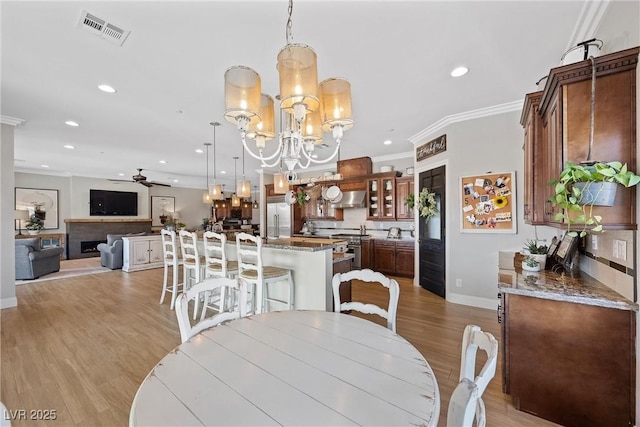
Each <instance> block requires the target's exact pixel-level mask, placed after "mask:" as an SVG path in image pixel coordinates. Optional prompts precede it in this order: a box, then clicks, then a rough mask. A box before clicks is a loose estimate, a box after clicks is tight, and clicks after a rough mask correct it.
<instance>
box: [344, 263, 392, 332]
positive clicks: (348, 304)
mask: <svg viewBox="0 0 640 427" xmlns="http://www.w3.org/2000/svg"><path fill="white" fill-rule="evenodd" d="M354 279H355V280H360V281H362V282H368V283H376V282H377V283H379V284H381V285H382V286H384V287H385V288H388V289H389V305H388V307H387V308H386V309H384V308H382V307H380V306H377V305H375V304H366V303H362V302H357V301H345V302H340V285H342V283H344V282H349V281H351V280H354ZM332 286H333V310H334V311H335V312H337V313H339V312H341V311H348V310H356V311H359V312H361V313H365V314H377V315H378V316H381V317H383V318H385V319H387V328H389V329H391V330H392V331H393V332H396V312H397V310H398V299H399V298H400V286H399V285H398V282H397V281H396V280H394V279H390V278H388V277H386V276H385V275H384V274H382V273H379V272H376V271H372V270H369V269H364V270H351V271H348V272H346V273H336V274H335V275H334V276H333V282H332Z"/></svg>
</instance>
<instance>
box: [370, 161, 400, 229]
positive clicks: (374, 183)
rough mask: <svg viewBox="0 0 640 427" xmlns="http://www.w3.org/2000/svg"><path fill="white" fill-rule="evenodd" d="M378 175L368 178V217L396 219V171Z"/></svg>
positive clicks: (384, 219)
mask: <svg viewBox="0 0 640 427" xmlns="http://www.w3.org/2000/svg"><path fill="white" fill-rule="evenodd" d="M398 174H399V172H398ZM376 175H380V176H379V177H376V178H370V179H368V180H367V219H368V220H381V221H394V220H395V218H396V172H392V173H384V174H376Z"/></svg>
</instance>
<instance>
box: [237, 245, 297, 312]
mask: <svg viewBox="0 0 640 427" xmlns="http://www.w3.org/2000/svg"><path fill="white" fill-rule="evenodd" d="M243 241H248V242H251V243H253V244H255V247H253V245H250V244H249V245H244V247H243V246H241V244H242V242H243ZM236 247H237V250H238V270H239V272H240V274H239V275H238V277H239V278H240V279H241V280H245V281H246V282H247V283H251V284H253V285H254V286H255V298H254V305H255V307H254V310H255V313H262V312H263V311H264V310H265V309H266V308H267V304H266V303H267V302H268V303H278V304H282V305H285V306H286V307H287V309H288V310H293V306H294V284H293V275H292V274H291V270H289V269H287V268H283V267H274V266H267V265H264V264H263V262H262V240H261V239H260V237H254V236H252V235H250V234H247V233H238V234H236ZM282 281H286V282H287V288H288V289H287V294H288V299H286V300H284V299H277V298H273V297H270V296H269V292H268V289H269V287H271V286H272V284H273V283H275V282H282Z"/></svg>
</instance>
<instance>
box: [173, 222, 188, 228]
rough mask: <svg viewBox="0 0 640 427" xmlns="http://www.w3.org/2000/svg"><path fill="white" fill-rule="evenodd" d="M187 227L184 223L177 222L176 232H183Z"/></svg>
mask: <svg viewBox="0 0 640 427" xmlns="http://www.w3.org/2000/svg"><path fill="white" fill-rule="evenodd" d="M186 226H187V225H186V224H185V223H184V222H176V230H183V229H184V228H185V227H186Z"/></svg>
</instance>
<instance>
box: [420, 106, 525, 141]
mask: <svg viewBox="0 0 640 427" xmlns="http://www.w3.org/2000/svg"><path fill="white" fill-rule="evenodd" d="M522 103H523V100H518V101H513V102H507V103H506V104H500V105H494V106H493V107H486V108H480V109H478V110H472V111H467V112H464V113H458V114H452V115H450V116H447V117H444V118H442V119H440V120H438V121H437V122H435V123H434V124H432V125H431V126H429V127H427V128H425V129H423V130H421V131H420V132H418V133H417V134H415V135H413V136H412V137H410V138H409V142H411V143H412V144H413V145H415V144H416V143H420V142H422V141H424V140H425V139H426V138H427V137H428V136H430V135H432V134H435V133H438V132H440V131H441V130H442V129H443V128H445V127H447V126H449V125H452V124H453V123H457V122H463V121H466V120H473V119H479V118H482V117H488V116H495V115H497V114H504V113H509V112H512V111H519V110H521V109H522Z"/></svg>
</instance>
